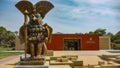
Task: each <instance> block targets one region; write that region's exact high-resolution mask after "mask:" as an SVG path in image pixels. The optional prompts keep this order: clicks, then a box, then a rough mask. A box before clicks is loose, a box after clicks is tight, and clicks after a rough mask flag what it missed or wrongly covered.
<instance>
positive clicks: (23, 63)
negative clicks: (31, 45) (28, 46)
mask: <svg viewBox="0 0 120 68" xmlns="http://www.w3.org/2000/svg"><path fill="white" fill-rule="evenodd" d="M45 62H46V61H45V58H44V57H41V58H37V59H35V58H20V62H19V64H18V65H16V66H15V67H14V68H48V66H46V65H44V64H45Z"/></svg>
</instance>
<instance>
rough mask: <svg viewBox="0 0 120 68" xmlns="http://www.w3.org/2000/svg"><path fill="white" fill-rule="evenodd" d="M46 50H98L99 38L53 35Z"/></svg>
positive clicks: (81, 35)
mask: <svg viewBox="0 0 120 68" xmlns="http://www.w3.org/2000/svg"><path fill="white" fill-rule="evenodd" d="M46 45H47V48H48V50H99V36H98V35H89V34H53V35H52V38H51V43H47V44H46Z"/></svg>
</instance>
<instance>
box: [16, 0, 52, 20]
mask: <svg viewBox="0 0 120 68" xmlns="http://www.w3.org/2000/svg"><path fill="white" fill-rule="evenodd" d="M15 6H16V7H17V8H18V9H19V10H20V11H21V12H22V13H23V14H24V12H25V10H27V11H28V13H29V14H31V13H32V11H33V9H36V11H37V12H38V13H40V14H41V17H42V18H44V17H45V15H46V14H47V13H48V12H49V11H50V10H51V9H52V8H53V7H54V5H53V4H52V3H51V2H49V1H44V0H42V1H39V2H37V3H36V4H35V5H33V4H32V3H31V2H29V1H27V0H22V1H20V2H18V3H17V4H16V5H15Z"/></svg>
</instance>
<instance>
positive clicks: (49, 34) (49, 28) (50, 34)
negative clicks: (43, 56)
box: [43, 23, 53, 42]
mask: <svg viewBox="0 0 120 68" xmlns="http://www.w3.org/2000/svg"><path fill="white" fill-rule="evenodd" d="M43 26H44V27H45V30H46V39H47V40H48V42H50V41H51V37H52V32H53V29H52V27H50V26H49V25H48V24H46V23H45V24H44V25H43Z"/></svg>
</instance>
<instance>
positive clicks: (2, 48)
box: [0, 47, 13, 51]
mask: <svg viewBox="0 0 120 68" xmlns="http://www.w3.org/2000/svg"><path fill="white" fill-rule="evenodd" d="M12 49H13V48H10V47H0V51H10V50H12Z"/></svg>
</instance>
